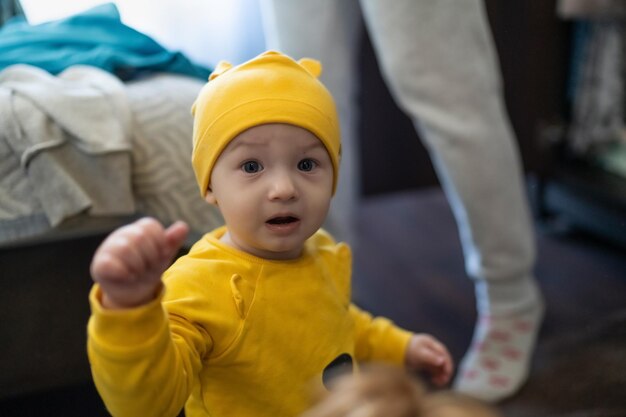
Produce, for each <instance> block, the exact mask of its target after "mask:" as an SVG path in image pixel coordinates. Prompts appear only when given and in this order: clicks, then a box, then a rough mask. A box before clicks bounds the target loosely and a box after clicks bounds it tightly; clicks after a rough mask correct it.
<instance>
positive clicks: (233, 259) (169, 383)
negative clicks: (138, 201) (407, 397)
mask: <svg viewBox="0 0 626 417" xmlns="http://www.w3.org/2000/svg"><path fill="white" fill-rule="evenodd" d="M225 231H226V229H225V228H224V227H222V228H219V229H216V230H215V231H213V232H211V233H209V234H207V235H205V236H204V237H203V238H202V239H201V240H200V241H198V242H197V243H196V244H195V245H194V246H193V247H192V249H191V251H190V252H189V254H188V255H186V256H184V257H182V258H180V259H179V260H178V261H176V262H175V263H174V265H172V267H171V268H170V269H168V271H167V272H166V273H165V274H164V278H163V281H164V283H165V291H163V293H162V294H161V296H160V297H159V298H158V299H157V300H155V301H154V302H152V303H150V304H148V305H145V306H141V307H139V308H135V309H130V310H123V311H119V310H117V311H111V310H105V309H103V308H102V307H101V305H100V295H101V294H100V289H99V287H98V286H97V285H96V286H94V289H93V291H92V293H91V295H90V302H91V306H92V317H91V319H90V322H89V326H88V334H89V340H88V353H89V359H90V362H91V366H92V372H93V377H94V381H95V383H96V386H97V388H98V391H99V392H100V395H101V396H102V398H103V400H104V401H105V403H106V405H107V408H108V409H109V411H110V412H111V413H112V414H113V416H115V417H123V416H132V417H138V416H150V417H152V416H176V415H177V414H178V412H179V410H180V409H181V407H182V406H183V405H185V413H186V416H187V417H199V416H212V417H222V416H229V417H232V416H237V417H248V416H255V417H261V416H268V417H270V416H271V417H281V416H284V417H295V416H297V415H298V414H300V413H301V412H302V411H304V410H305V409H306V408H307V407H308V405H309V393H310V389H311V387H315V386H316V385H317V387H318V388H319V387H322V386H323V384H324V381H325V379H326V378H327V377H328V375H329V374H330V373H331V368H333V367H334V366H335V365H337V366H339V367H344V368H346V367H347V368H348V369H349V367H350V366H356V364H357V363H358V362H360V361H387V362H392V363H397V364H402V363H403V360H404V354H405V350H406V346H407V343H408V341H409V338H410V337H411V333H410V332H407V331H404V330H401V329H399V328H397V327H395V326H394V325H393V324H392V323H391V322H390V321H389V320H387V319H384V318H375V319H372V317H371V315H369V314H368V313H366V312H364V311H361V310H359V309H358V308H357V307H356V306H354V305H353V304H351V302H350V274H351V253H350V249H349V248H348V246H346V245H345V244H342V243H340V244H336V243H335V242H334V241H333V240H332V238H331V237H330V236H329V235H328V234H327V233H325V232H324V231H319V232H317V233H316V234H315V235H314V236H312V237H311V238H310V239H309V240H308V241H307V242H306V245H305V249H304V252H303V254H302V256H301V257H300V258H298V259H294V260H287V261H276V260H267V259H261V258H257V257H255V256H252V255H249V254H247V253H244V252H241V251H238V250H236V249H234V248H232V247H230V246H227V245H224V244H223V243H222V242H220V240H219V239H220V237H221V236H222V235H223V234H224V233H225Z"/></svg>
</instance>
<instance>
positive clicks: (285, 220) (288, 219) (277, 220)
mask: <svg viewBox="0 0 626 417" xmlns="http://www.w3.org/2000/svg"><path fill="white" fill-rule="evenodd" d="M298 220H299V219H298V218H297V217H293V216H278V217H273V218H271V219H269V220H268V221H267V223H269V224H289V223H293V222H297V221H298Z"/></svg>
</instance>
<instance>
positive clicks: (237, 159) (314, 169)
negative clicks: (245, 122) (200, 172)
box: [206, 124, 333, 259]
mask: <svg viewBox="0 0 626 417" xmlns="http://www.w3.org/2000/svg"><path fill="white" fill-rule="evenodd" d="M332 188H333V166H332V163H331V160H330V157H329V155H328V152H327V151H326V148H325V147H324V145H323V144H322V142H321V141H320V140H319V139H318V138H317V137H316V136H315V135H313V134H312V133H311V132H309V131H308V130H305V129H302V128H299V127H296V126H292V125H288V124H266V125H260V126H255V127H253V128H250V129H248V130H246V131H244V132H243V133H241V134H239V135H238V136H237V137H236V138H235V139H233V140H232V141H231V142H230V143H229V144H228V146H227V147H226V149H225V150H224V151H223V152H222V154H221V155H220V157H219V158H218V160H217V162H216V163H215V166H214V168H213V172H212V173H211V184H210V190H209V191H208V192H207V197H206V199H207V201H208V202H210V203H213V204H216V205H217V206H218V207H219V209H220V211H221V213H222V215H223V216H224V220H225V221H226V225H227V228H228V233H227V234H226V235H225V236H224V238H223V240H224V241H225V242H226V243H228V244H230V245H232V246H234V247H235V248H237V249H240V250H243V251H245V252H248V253H250V254H252V255H255V256H259V257H262V258H267V259H293V258H296V257H298V256H300V254H301V252H302V248H303V245H304V242H305V241H306V240H307V239H308V238H309V237H311V235H313V234H314V233H315V232H316V231H317V230H318V229H319V228H320V227H321V226H322V223H323V222H324V220H325V218H326V214H327V213H328V208H329V206H330V200H331V197H332Z"/></svg>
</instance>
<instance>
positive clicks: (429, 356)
mask: <svg viewBox="0 0 626 417" xmlns="http://www.w3.org/2000/svg"><path fill="white" fill-rule="evenodd" d="M405 363H406V366H407V367H408V368H409V369H411V370H415V371H418V370H419V371H426V372H427V373H428V374H430V377H431V380H432V382H433V383H434V384H435V385H437V386H439V387H441V386H444V385H446V384H447V383H448V382H449V381H450V378H451V376H452V368H453V365H452V358H451V357H450V353H448V349H446V347H445V346H444V345H443V344H442V343H441V342H439V341H438V340H437V339H435V338H434V337H432V336H430V335H427V334H423V333H422V334H415V335H413V337H412V338H411V340H410V342H409V346H408V347H407V350H406V357H405Z"/></svg>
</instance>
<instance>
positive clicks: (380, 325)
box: [350, 304, 413, 365]
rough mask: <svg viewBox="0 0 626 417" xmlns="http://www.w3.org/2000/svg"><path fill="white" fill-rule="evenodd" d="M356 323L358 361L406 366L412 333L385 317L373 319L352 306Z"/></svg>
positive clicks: (351, 310)
mask: <svg viewBox="0 0 626 417" xmlns="http://www.w3.org/2000/svg"><path fill="white" fill-rule="evenodd" d="M350 314H351V315H352V318H353V320H354V323H355V340H356V343H355V344H356V347H355V355H356V359H357V360H358V361H365V362H390V363H394V364H397V365H404V357H405V354H406V349H407V346H408V343H409V339H410V338H411V336H413V333H412V332H409V331H407V330H404V329H401V328H399V327H397V326H396V325H394V324H393V323H392V322H391V320H389V319H387V318H384V317H372V315H371V314H370V313H368V312H366V311H363V310H361V309H360V308H358V307H357V306H356V305H354V304H351V305H350Z"/></svg>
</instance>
